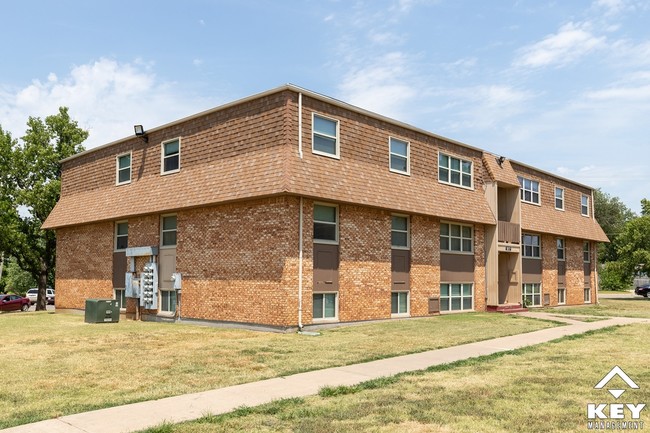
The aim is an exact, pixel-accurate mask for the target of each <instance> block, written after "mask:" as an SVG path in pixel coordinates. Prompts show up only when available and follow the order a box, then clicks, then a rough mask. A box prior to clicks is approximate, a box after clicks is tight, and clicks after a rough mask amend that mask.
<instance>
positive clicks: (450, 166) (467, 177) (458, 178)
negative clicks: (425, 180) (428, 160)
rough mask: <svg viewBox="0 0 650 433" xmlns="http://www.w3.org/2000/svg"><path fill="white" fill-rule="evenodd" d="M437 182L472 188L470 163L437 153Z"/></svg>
mask: <svg viewBox="0 0 650 433" xmlns="http://www.w3.org/2000/svg"><path fill="white" fill-rule="evenodd" d="M438 180H439V181H440V182H442V183H448V184H450V185H458V186H462V187H465V188H472V185H473V184H472V161H466V160H464V159H459V158H454V157H453V156H449V155H445V154H444V153H439V154H438Z"/></svg>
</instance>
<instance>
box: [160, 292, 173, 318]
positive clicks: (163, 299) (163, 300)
mask: <svg viewBox="0 0 650 433" xmlns="http://www.w3.org/2000/svg"><path fill="white" fill-rule="evenodd" d="M160 311H161V312H163V313H175V312H176V290H173V289H172V290H162V289H161V290H160Z"/></svg>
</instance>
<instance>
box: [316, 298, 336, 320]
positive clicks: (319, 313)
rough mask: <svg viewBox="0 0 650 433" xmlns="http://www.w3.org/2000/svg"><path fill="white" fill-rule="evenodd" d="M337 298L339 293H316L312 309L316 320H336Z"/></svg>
mask: <svg viewBox="0 0 650 433" xmlns="http://www.w3.org/2000/svg"><path fill="white" fill-rule="evenodd" d="M337 296H338V294H337V293H314V296H313V308H312V310H313V316H312V317H313V318H314V320H319V319H336V317H337V314H336V310H337V305H336V303H337Z"/></svg>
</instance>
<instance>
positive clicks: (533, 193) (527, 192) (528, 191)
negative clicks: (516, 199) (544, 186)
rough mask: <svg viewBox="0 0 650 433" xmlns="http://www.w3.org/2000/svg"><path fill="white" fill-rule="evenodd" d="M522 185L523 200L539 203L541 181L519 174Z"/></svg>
mask: <svg viewBox="0 0 650 433" xmlns="http://www.w3.org/2000/svg"><path fill="white" fill-rule="evenodd" d="M517 178H518V179H519V185H520V186H521V201H523V202H525V203H534V204H539V182H538V181H536V180H531V179H526V178H525V177H521V176H517Z"/></svg>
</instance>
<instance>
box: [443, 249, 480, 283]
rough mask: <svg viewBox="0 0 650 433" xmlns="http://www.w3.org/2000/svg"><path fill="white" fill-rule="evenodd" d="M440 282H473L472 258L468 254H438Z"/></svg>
mask: <svg viewBox="0 0 650 433" xmlns="http://www.w3.org/2000/svg"><path fill="white" fill-rule="evenodd" d="M440 281H441V282H473V281H474V256H473V255H470V254H440Z"/></svg>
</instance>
